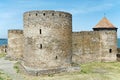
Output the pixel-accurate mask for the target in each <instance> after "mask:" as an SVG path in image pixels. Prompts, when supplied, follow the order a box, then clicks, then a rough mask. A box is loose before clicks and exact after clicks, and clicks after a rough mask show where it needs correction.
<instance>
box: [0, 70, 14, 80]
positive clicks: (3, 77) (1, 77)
mask: <svg viewBox="0 0 120 80" xmlns="http://www.w3.org/2000/svg"><path fill="white" fill-rule="evenodd" d="M0 80H12V79H11V78H10V76H8V75H7V74H5V73H4V72H3V71H0Z"/></svg>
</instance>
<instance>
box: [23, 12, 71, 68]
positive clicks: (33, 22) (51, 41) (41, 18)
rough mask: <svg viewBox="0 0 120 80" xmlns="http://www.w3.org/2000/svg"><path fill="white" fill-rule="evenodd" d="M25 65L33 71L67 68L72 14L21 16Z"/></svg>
mask: <svg viewBox="0 0 120 80" xmlns="http://www.w3.org/2000/svg"><path fill="white" fill-rule="evenodd" d="M24 37H25V39H24V55H23V56H24V65H25V66H26V67H30V68H33V69H51V68H59V67H68V66H70V63H71V60H72V57H71V56H72V44H71V43H72V15H71V14H69V13H66V12H60V11H30V12H26V13H24Z"/></svg>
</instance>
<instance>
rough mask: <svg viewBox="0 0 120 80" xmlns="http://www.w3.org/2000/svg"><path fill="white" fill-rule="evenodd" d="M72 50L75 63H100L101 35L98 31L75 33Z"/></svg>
mask: <svg viewBox="0 0 120 80" xmlns="http://www.w3.org/2000/svg"><path fill="white" fill-rule="evenodd" d="M72 50H73V57H72V60H73V62H74V63H78V64H80V63H87V62H93V61H100V34H99V32H96V31H94V32H93V31H82V32H73V34H72Z"/></svg>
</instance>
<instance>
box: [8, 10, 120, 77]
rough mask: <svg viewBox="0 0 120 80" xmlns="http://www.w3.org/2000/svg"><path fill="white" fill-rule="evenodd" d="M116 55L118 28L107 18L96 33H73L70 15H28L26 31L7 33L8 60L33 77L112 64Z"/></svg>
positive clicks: (25, 25) (96, 28) (60, 13)
mask: <svg viewBox="0 0 120 80" xmlns="http://www.w3.org/2000/svg"><path fill="white" fill-rule="evenodd" d="M117 53H118V51H117V28H116V27H115V26H114V25H113V24H112V23H111V22H110V21H109V20H108V19H107V18H106V17H103V18H102V20H101V21H100V22H99V23H98V24H97V25H96V26H95V27H93V31H80V32H72V15H71V14H70V13H68V12H61V11H51V10H43V11H29V12H25V13H24V29H23V30H9V31H8V48H7V56H8V57H10V58H12V59H15V60H22V62H21V65H22V67H23V69H24V70H25V71H26V72H27V73H28V74H32V75H40V74H48V73H57V72H63V71H69V67H70V68H71V64H72V63H75V64H83V63H87V62H94V61H98V62H113V61H116V59H117V57H116V54H117ZM72 69H75V70H76V67H75V68H74V67H73V68H72ZM77 69H78V68H77Z"/></svg>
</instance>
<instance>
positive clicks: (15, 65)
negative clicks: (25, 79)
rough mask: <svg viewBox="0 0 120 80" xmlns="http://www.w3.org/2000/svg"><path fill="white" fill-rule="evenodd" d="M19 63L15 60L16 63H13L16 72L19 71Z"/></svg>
mask: <svg viewBox="0 0 120 80" xmlns="http://www.w3.org/2000/svg"><path fill="white" fill-rule="evenodd" d="M19 64H20V63H19V62H16V63H15V64H14V69H15V70H16V72H17V73H19V72H20V69H19Z"/></svg>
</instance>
